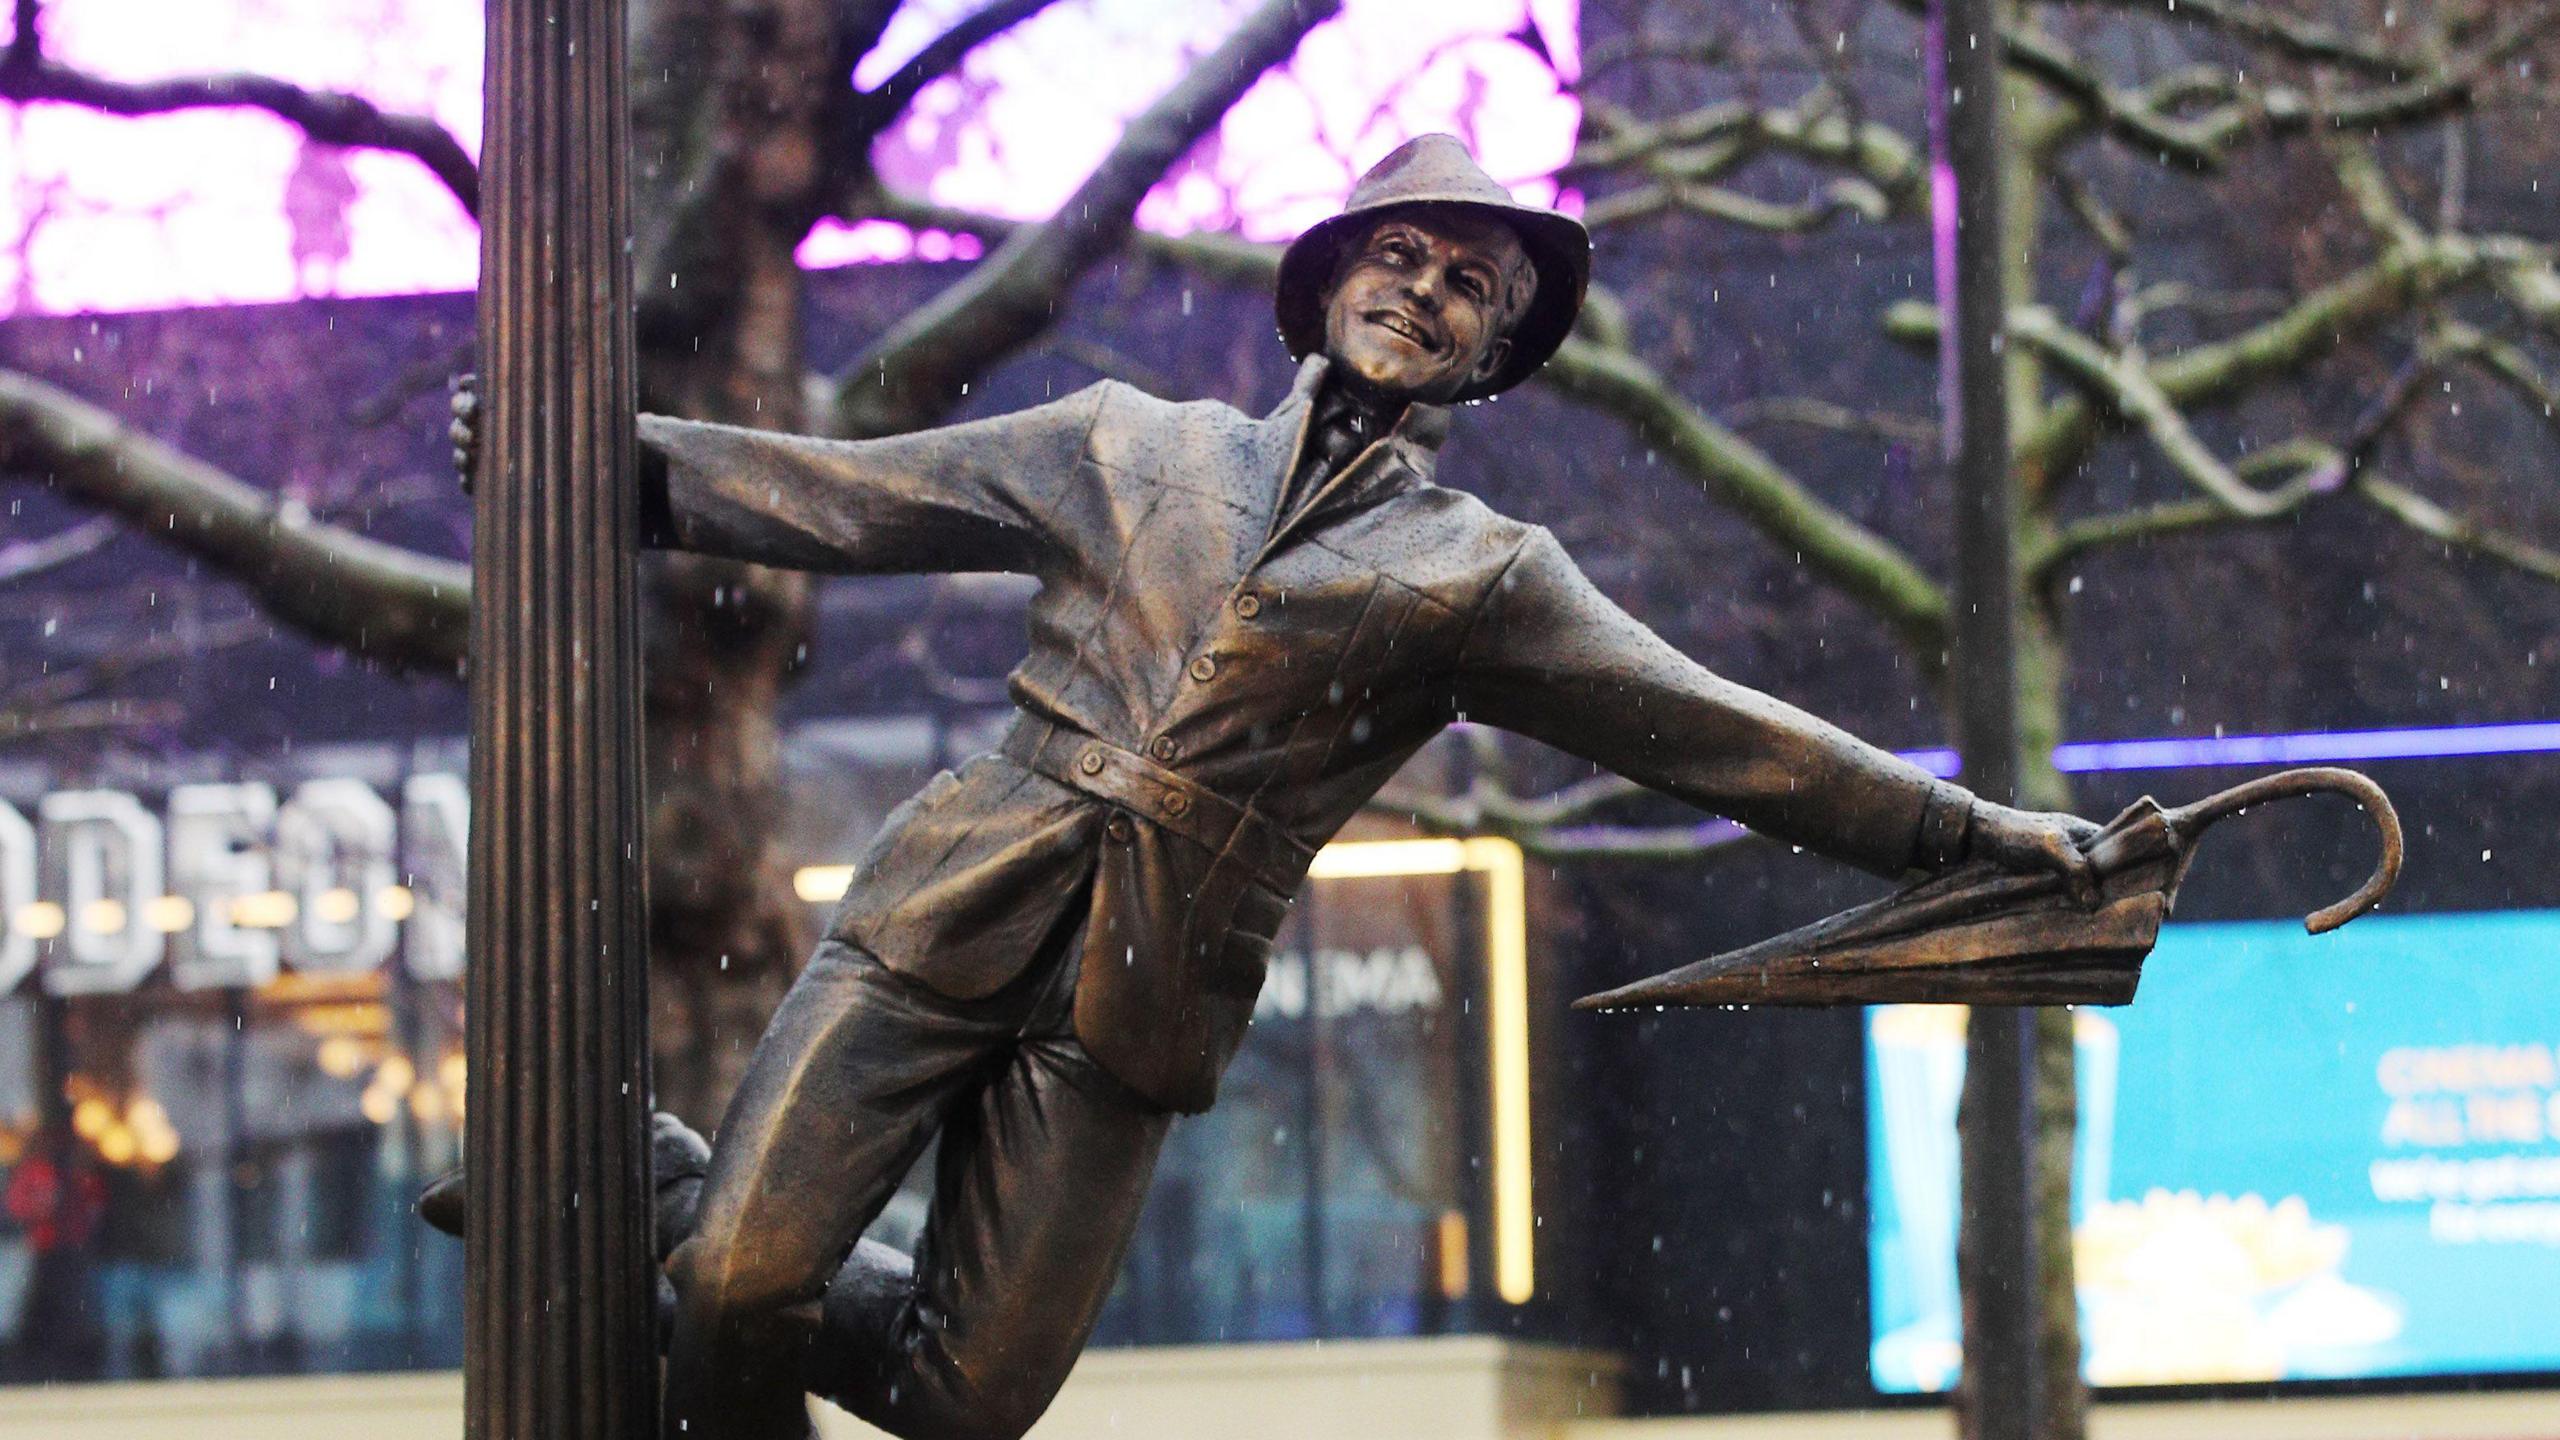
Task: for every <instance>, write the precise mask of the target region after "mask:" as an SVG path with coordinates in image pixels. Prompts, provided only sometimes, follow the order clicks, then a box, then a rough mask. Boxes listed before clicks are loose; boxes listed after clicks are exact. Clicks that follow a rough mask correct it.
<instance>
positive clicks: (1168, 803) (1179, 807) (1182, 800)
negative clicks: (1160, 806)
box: [1164, 790, 1191, 815]
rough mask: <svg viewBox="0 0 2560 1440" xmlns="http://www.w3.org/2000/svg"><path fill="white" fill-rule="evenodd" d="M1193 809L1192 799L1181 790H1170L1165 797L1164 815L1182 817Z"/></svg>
mask: <svg viewBox="0 0 2560 1440" xmlns="http://www.w3.org/2000/svg"><path fill="white" fill-rule="evenodd" d="M1190 808H1191V797H1190V796H1188V795H1185V794H1183V793H1182V792H1181V791H1179V790H1168V791H1166V792H1165V797H1164V813H1166V814H1167V815H1180V814H1182V813H1183V812H1184V811H1186V810H1189V809H1190Z"/></svg>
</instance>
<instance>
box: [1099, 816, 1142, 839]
mask: <svg viewBox="0 0 2560 1440" xmlns="http://www.w3.org/2000/svg"><path fill="white" fill-rule="evenodd" d="M1102 833H1103V834H1105V835H1108V836H1110V837H1111V838H1112V839H1113V840H1115V841H1117V842H1119V843H1120V844H1123V845H1126V844H1128V843H1129V837H1130V835H1131V834H1133V833H1135V829H1134V827H1133V826H1131V825H1130V824H1129V817H1128V816H1126V815H1114V816H1112V817H1111V818H1110V819H1109V820H1106V821H1104V822H1103V825H1102Z"/></svg>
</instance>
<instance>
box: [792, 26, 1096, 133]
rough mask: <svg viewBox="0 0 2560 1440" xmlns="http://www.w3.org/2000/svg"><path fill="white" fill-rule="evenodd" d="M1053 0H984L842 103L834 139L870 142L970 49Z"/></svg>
mask: <svg viewBox="0 0 2560 1440" xmlns="http://www.w3.org/2000/svg"><path fill="white" fill-rule="evenodd" d="M1056 3H1057V0H987V3H986V4H984V5H982V6H980V7H979V8H978V9H976V10H974V11H972V12H970V13H969V14H968V15H967V16H966V17H965V18H963V19H961V20H960V21H959V22H957V23H955V24H954V25H953V26H952V27H951V28H950V29H948V30H945V31H943V32H942V33H941V34H939V35H936V36H935V37H933V39H931V40H929V41H927V42H925V47H924V48H923V49H921V50H919V51H917V52H916V53H915V55H914V56H913V58H911V59H909V60H908V61H907V63H906V64H904V65H901V66H899V67H898V69H897V71H896V73H894V74H892V75H890V77H889V78H888V79H886V80H883V81H881V82H880V83H879V84H878V85H876V86H874V87H873V88H871V89H869V90H865V91H863V92H861V93H860V94H858V95H856V96H855V97H854V100H853V103H852V104H851V105H850V106H848V107H846V115H845V119H846V128H847V133H846V134H845V135H843V136H842V137H841V138H840V139H839V141H838V142H837V143H839V144H842V145H844V146H846V147H847V148H848V149H850V150H860V149H861V148H863V147H865V146H868V145H869V144H870V143H871V141H872V139H873V138H874V137H876V136H878V135H879V134H880V132H881V131H883V130H886V129H888V128H889V127H890V126H891V125H892V124H895V123H896V122H897V119H898V117H899V116H900V115H902V114H905V113H906V109H907V106H908V105H910V104H912V103H913V102H914V100H915V98H916V96H917V95H919V94H921V93H923V91H924V88H925V87H926V86H928V85H931V84H932V83H933V82H934V81H936V80H939V79H941V78H942V77H943V76H945V75H949V74H951V73H952V72H953V71H955V70H958V69H959V68H960V65H961V62H963V61H965V60H967V59H968V58H969V53H970V52H971V51H973V50H975V49H977V48H978V47H979V46H981V45H984V44H986V43H987V42H988V41H990V40H993V39H994V38H996V37H997V36H999V35H1002V34H1003V33H1004V32H1006V31H1007V30H1010V29H1012V28H1013V27H1015V26H1016V25H1019V24H1021V23H1022V22H1024V21H1026V20H1029V19H1030V18H1032V17H1033V16H1035V15H1037V14H1039V13H1040V12H1041V11H1043V10H1046V9H1048V8H1049V7H1050V6H1051V5H1054V4H1056Z"/></svg>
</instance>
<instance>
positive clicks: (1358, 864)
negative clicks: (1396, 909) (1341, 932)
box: [1307, 840, 1472, 880]
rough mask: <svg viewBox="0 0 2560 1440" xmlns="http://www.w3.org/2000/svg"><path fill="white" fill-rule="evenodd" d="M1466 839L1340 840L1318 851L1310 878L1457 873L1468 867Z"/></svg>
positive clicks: (1360, 878)
mask: <svg viewBox="0 0 2560 1440" xmlns="http://www.w3.org/2000/svg"><path fill="white" fill-rule="evenodd" d="M1470 843H1472V842H1469V841H1464V840H1339V841H1336V842H1334V843H1333V844H1331V845H1327V846H1326V847H1324V848H1323V849H1322V850H1319V851H1317V852H1316V858H1315V863H1314V864H1312V865H1310V866H1308V867H1307V878H1308V879H1310V880H1370V879H1378V878H1382V877H1385V876H1390V875H1455V874H1457V873H1458V872H1459V871H1461V870H1464V869H1467V868H1469V864H1470V862H1469V861H1468V859H1467V846H1468V844H1470Z"/></svg>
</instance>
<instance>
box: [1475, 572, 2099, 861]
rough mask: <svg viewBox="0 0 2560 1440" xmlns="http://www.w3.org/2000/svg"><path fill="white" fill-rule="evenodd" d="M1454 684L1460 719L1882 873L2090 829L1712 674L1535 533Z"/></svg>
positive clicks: (2050, 857)
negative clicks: (1940, 775) (1982, 793)
mask: <svg viewBox="0 0 2560 1440" xmlns="http://www.w3.org/2000/svg"><path fill="white" fill-rule="evenodd" d="M1456 682H1457V696H1458V703H1459V706H1460V708H1461V710H1462V711H1463V712H1464V713H1465V714H1466V715H1467V717H1468V718H1470V719H1474V720H1481V721H1484V722H1486V723H1488V724H1493V725H1499V726H1501V727H1502V728H1504V729H1506V730H1514V731H1518V732H1519V733H1521V734H1524V735H1528V736H1530V737H1532V738H1534V739H1538V740H1542V741H1545V742H1546V743H1548V744H1550V745H1553V746H1555V747H1557V748H1558V749H1560V750H1565V751H1568V752H1570V753H1572V754H1575V755H1579V756H1581V757H1582V758H1584V759H1586V760H1589V761H1591V762H1593V763H1594V764H1597V765H1601V766H1604V767H1606V768H1607V769H1610V770H1614V771H1616V772H1617V773H1619V774H1621V775H1624V776H1626V777H1627V778H1628V779H1630V780H1634V781H1636V782H1637V783H1639V784H1642V785H1645V786H1648V787H1650V788H1652V789H1656V790H1660V791H1663V792H1664V793H1666V794H1669V795H1674V796H1677V797H1678V798H1680V799H1682V800H1686V801H1688V802H1690V803H1691V804H1693V805H1697V806H1699V807H1701V808H1703V809H1706V810H1711V811H1713V812H1715V813H1716V814H1719V815H1724V816H1728V817H1730V818H1732V819H1734V820H1736V821H1739V822H1741V823H1742V824H1744V825H1747V826H1750V827H1751V828H1752V829H1754V830H1757V831H1760V832H1761V833H1762V834H1765V835H1770V836H1773V837H1775V838H1777V839H1780V840H1785V841H1788V842H1790V843H1793V844H1797V845H1802V846H1803V847H1805V848H1806V849H1808V850H1812V851H1815V852H1816V853H1818V854H1823V855H1828V856H1830V857H1832V858H1834V859H1837V860H1843V861H1846V862H1848V863H1850V864H1852V865H1856V866H1859V867H1861V868H1863V869H1866V870H1870V871H1873V872H1875V873H1877V874H1880V875H1896V874H1900V873H1902V872H1904V871H1906V870H1912V869H1923V870H1936V869H1943V868H1945V867H1946V866H1948V865H1951V864H1954V863H1955V862H1956V861H1958V860H1961V859H1963V858H1965V857H1966V855H1967V854H1968V852H1969V851H1970V852H1972V853H1980V854H1985V855H1988V856H1989V857H1990V858H1994V859H1998V860H2000V861H2001V862H2002V863H2003V864H2011V865H2014V866H2015V868H2022V869H2024V868H2053V869H2064V870H2068V869H2071V868H2072V867H2073V862H2074V860H2076V859H2077V855H2076V849H2075V848H2074V846H2073V844H2072V842H2073V841H2074V840H2075V839H2076V838H2077V836H2078V833H2079V832H2081V831H2093V830H2094V829H2095V827H2094V826H2089V825H2087V824H2086V822H2082V821H2076V820H2074V819H2073V818H2072V817H2069V816H2045V815H2038V814H2033V813H2030V812H2025V811H2019V810H2012V809H2010V808H2008V807H2006V806H1999V805H1991V804H1987V803H1985V802H1982V801H1979V800H1977V799H1975V797H1974V796H1973V795H1972V794H1971V793H1969V792H1967V791H1966V790H1964V789H1963V788H1961V787H1959V786H1956V785H1953V784H1950V783H1948V782H1946V781H1943V780H1938V779H1934V778H1932V777H1931V776H1930V775H1929V774H1928V773H1927V772H1926V771H1923V770H1921V769H1920V768H1919V767H1917V766H1915V765H1912V764H1910V763H1909V762H1907V761H1904V760H1901V759H1899V758H1897V757H1895V756H1893V755H1891V754H1889V753H1887V752H1885V751H1883V750H1880V749H1878V748H1876V747H1875V746H1873V745H1870V744H1868V743H1866V742H1865V741H1863V740H1860V739H1858V738H1857V737H1856V736H1854V735H1851V734H1849V733H1848V732H1847V731H1845V730H1842V729H1840V728H1839V727H1838V726H1836V725H1833V724H1831V723H1829V722H1827V721H1825V720H1822V719H1819V718H1817V717H1816V716H1814V715H1811V714H1809V713H1807V712H1806V711H1803V710H1800V709H1798V708H1797V707H1795V706H1793V705H1790V704H1788V703H1786V702H1785V701H1783V700H1779V699H1776V698H1774V697H1772V696H1769V695H1765V694H1763V693H1761V692H1760V691H1757V690H1754V689H1751V688H1750V687H1748V686H1745V685H1737V684H1735V683H1734V682H1732V681H1730V680H1727V679H1725V678H1723V677H1722V676H1719V675H1717V674H1715V673H1714V672H1712V671H1710V670H1708V669H1707V668H1706V667H1704V666H1702V665H1700V664H1698V663H1697V662H1695V661H1693V660H1691V659H1689V658H1688V657H1687V656H1685V655H1683V654H1681V653H1680V652H1679V651H1678V650H1675V649H1673V648H1672V647H1671V645H1670V644H1669V643H1667V642H1666V641H1664V640H1663V639H1662V637H1661V636H1659V635H1656V634H1654V633H1653V631H1652V630H1650V629H1648V628H1647V627H1646V626H1645V625H1644V624H1642V623H1641V622H1639V621H1638V620H1636V619H1635V617H1633V616H1631V615H1629V614H1627V613H1626V612H1625V611H1624V610H1621V609H1620V608H1618V606H1617V605H1615V604H1613V603H1611V601H1610V600H1609V598H1608V597H1607V596H1605V595H1602V594H1601V593H1600V592H1599V590H1598V589H1597V588H1596V587H1594V586H1593V585H1592V584H1591V582H1590V580H1589V579H1588V578H1586V577H1585V576H1584V575H1583V573H1582V571H1581V569H1580V567H1578V566H1576V565H1575V564H1574V563H1573V560H1572V558H1571V557H1570V556H1568V555H1566V554H1565V552H1564V547H1563V546H1561V545H1559V544H1557V543H1556V540H1555V537H1554V536H1552V535H1550V534H1548V533H1547V532H1546V531H1544V530H1534V531H1532V532H1531V533H1530V535H1529V537H1528V539H1527V540H1526V541H1525V542H1524V543H1523V544H1522V545H1521V547H1520V549H1519V551H1518V553H1517V554H1516V555H1515V556H1514V557H1513V558H1512V560H1511V562H1510V565H1509V567H1508V568H1507V569H1506V570H1505V571H1504V572H1503V575H1502V578H1501V579H1500V580H1499V581H1497V582H1496V583H1495V585H1494V587H1493V590H1492V592H1491V593H1490V594H1489V595H1488V596H1487V598H1486V600H1485V608H1484V610H1483V612H1482V613H1480V614H1479V615H1478V616H1477V617H1476V621H1475V624H1474V626H1473V628H1472V630H1471V631H1470V632H1469V635H1468V639H1467V643H1466V646H1465V649H1464V651H1463V653H1462V654H1461V657H1460V660H1459V664H1458V671H1457V676H1456ZM2048 840H2050V841H2052V842H2053V843H2051V844H2046V843H2045V842H2046V841H2048Z"/></svg>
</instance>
